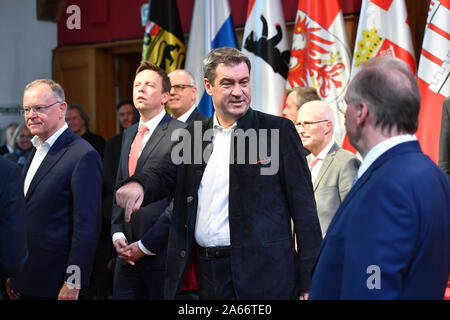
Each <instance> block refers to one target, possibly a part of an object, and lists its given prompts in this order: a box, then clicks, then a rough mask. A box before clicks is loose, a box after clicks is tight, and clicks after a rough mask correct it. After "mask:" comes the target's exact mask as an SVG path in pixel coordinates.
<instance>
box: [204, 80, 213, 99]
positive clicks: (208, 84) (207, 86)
mask: <svg viewBox="0 0 450 320" xmlns="http://www.w3.org/2000/svg"><path fill="white" fill-rule="evenodd" d="M203 83H204V84H205V90H206V93H207V94H209V95H210V96H212V87H213V85H212V83H211V82H209V80H208V79H207V78H204V79H203Z"/></svg>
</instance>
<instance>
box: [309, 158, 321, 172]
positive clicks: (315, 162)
mask: <svg viewBox="0 0 450 320" xmlns="http://www.w3.org/2000/svg"><path fill="white" fill-rule="evenodd" d="M319 160H320V159H319V158H315V159H314V160H313V161H311V162H310V163H309V171H311V172H312V170H313V168H314V166H315V165H316V164H317V162H319Z"/></svg>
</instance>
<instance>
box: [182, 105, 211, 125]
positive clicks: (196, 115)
mask: <svg viewBox="0 0 450 320" xmlns="http://www.w3.org/2000/svg"><path fill="white" fill-rule="evenodd" d="M206 119H208V117H207V116H205V115H204V114H203V113H201V112H200V111H198V108H195V109H194V111H192V113H191V115H190V116H189V117H188V118H187V120H186V123H192V122H194V121H202V120H206Z"/></svg>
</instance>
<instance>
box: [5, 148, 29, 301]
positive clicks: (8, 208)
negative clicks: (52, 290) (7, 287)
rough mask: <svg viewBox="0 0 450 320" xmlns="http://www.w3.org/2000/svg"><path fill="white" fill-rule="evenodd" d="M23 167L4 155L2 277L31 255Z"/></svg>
mask: <svg viewBox="0 0 450 320" xmlns="http://www.w3.org/2000/svg"><path fill="white" fill-rule="evenodd" d="M21 171H22V168H21V167H19V166H18V165H16V164H15V163H14V162H12V161H9V160H7V159H4V158H1V157H0V181H2V183H1V184H0V221H1V223H0V279H6V278H7V277H11V276H12V275H14V274H16V273H17V272H18V271H19V270H20V269H21V268H22V267H23V265H24V263H25V259H26V257H27V247H26V242H25V229H24V225H23V223H24V221H23V209H24V206H23V205H24V198H23V183H22V180H23V179H22V173H21ZM3 284H4V282H3V283H2V287H3ZM0 300H1V296H0Z"/></svg>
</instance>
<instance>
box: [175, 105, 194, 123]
mask: <svg viewBox="0 0 450 320" xmlns="http://www.w3.org/2000/svg"><path fill="white" fill-rule="evenodd" d="M195 108H196V105H195V104H194V105H193V106H192V107H191V108H190V109H189V110H188V111H186V112H185V113H183V114H182V115H181V116H180V117H179V118H177V120H178V121H182V122H184V123H186V121H187V119H188V118H189V117H190V116H191V114H192V112H194V110H195Z"/></svg>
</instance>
